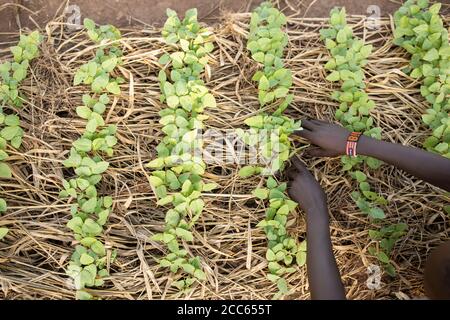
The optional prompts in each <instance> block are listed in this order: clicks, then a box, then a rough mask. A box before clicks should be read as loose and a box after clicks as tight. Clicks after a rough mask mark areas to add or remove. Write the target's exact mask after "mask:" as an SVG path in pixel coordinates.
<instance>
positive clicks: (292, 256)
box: [238, 2, 306, 299]
mask: <svg viewBox="0 0 450 320" xmlns="http://www.w3.org/2000/svg"><path fill="white" fill-rule="evenodd" d="M285 24H286V17H285V16H284V14H283V13H281V12H280V11H278V10H277V9H276V8H274V7H273V6H272V5H271V4H270V3H269V2H264V3H262V4H261V5H260V6H259V7H257V8H256V9H255V11H254V12H253V13H252V16H251V21H250V34H249V36H248V41H247V49H248V50H249V51H250V53H251V56H252V58H253V60H255V61H256V62H258V63H259V64H260V65H261V66H262V69H261V70H259V71H257V72H256V73H255V74H254V75H253V78H252V80H253V81H257V82H258V99H259V103H260V106H261V107H263V106H265V105H269V106H270V107H274V108H275V110H274V112H273V113H272V114H267V113H264V112H260V113H259V114H258V115H256V116H254V117H250V118H248V119H246V120H245V124H246V125H248V126H249V127H250V130H248V131H247V132H244V131H243V130H238V134H239V136H240V137H241V138H242V139H243V141H244V142H245V143H246V144H248V145H250V146H255V145H257V146H258V154H259V155H260V156H261V157H262V158H263V159H265V160H266V161H264V162H266V163H267V164H269V165H266V166H265V167H262V166H245V167H243V168H241V169H240V170H239V175H240V176H241V177H244V178H245V177H249V176H252V175H255V174H263V175H268V174H270V173H274V172H276V171H278V170H283V168H284V164H285V162H286V161H287V160H288V159H289V156H290V149H291V142H290V141H289V138H288V137H289V134H291V133H292V132H293V131H294V130H299V129H301V123H300V121H298V122H295V121H294V120H292V119H290V118H289V117H287V116H284V115H283V112H284V110H286V108H287V107H288V106H289V104H290V103H291V102H292V100H293V98H294V96H293V95H292V94H289V89H290V87H291V86H292V73H291V71H290V70H289V69H286V68H284V65H283V60H282V57H283V50H284V48H285V46H286V45H287V43H288V38H287V34H286V33H285V32H284V31H283V30H282V28H283V26H284V25H285ZM273 160H275V161H273ZM285 191H286V183H278V182H277V181H276V180H275V179H274V178H272V177H269V178H268V179H267V181H266V188H258V189H255V190H254V191H253V195H254V196H255V197H256V198H258V199H260V200H266V201H268V203H269V207H268V209H267V211H266V218H265V219H264V220H263V221H261V222H259V223H258V225H257V226H258V227H261V228H263V229H264V231H265V233H266V236H267V240H268V249H267V252H266V258H267V260H268V261H269V264H268V268H269V273H268V274H267V278H268V279H269V280H270V281H272V282H275V283H276V284H277V287H278V289H279V291H278V292H277V293H276V294H275V296H274V298H275V299H278V298H280V297H282V296H283V295H285V294H287V293H288V287H287V282H286V279H285V278H284V276H285V274H288V273H291V272H295V268H294V265H295V264H296V263H297V264H298V265H300V266H302V265H303V264H304V263H305V261H306V250H305V249H306V244H305V243H304V244H300V245H299V244H298V243H297V241H296V240H295V239H293V238H292V237H290V236H289V235H288V234H287V231H286V225H287V220H288V215H289V213H290V212H292V211H294V210H295V207H296V205H297V204H296V203H295V202H294V201H292V200H290V199H289V198H288V196H287V195H286V194H285Z"/></svg>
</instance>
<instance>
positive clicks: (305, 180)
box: [286, 156, 345, 300]
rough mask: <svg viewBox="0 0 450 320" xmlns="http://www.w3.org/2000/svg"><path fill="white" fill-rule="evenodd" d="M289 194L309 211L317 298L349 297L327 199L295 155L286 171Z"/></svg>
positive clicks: (313, 288)
mask: <svg viewBox="0 0 450 320" xmlns="http://www.w3.org/2000/svg"><path fill="white" fill-rule="evenodd" d="M286 172H287V175H288V177H289V183H288V193H289V196H290V197H291V199H292V200H294V201H296V202H297V203H298V204H299V206H300V207H301V208H302V209H303V210H304V211H305V213H306V234H307V239H308V240H307V258H306V263H307V268H308V281H309V287H310V291H311V299H313V300H342V299H345V289H344V286H343V285H342V282H341V276H340V274H339V269H338V267H337V264H336V260H335V258H334V254H333V248H332V244H331V237H330V226H329V216H328V208H327V200H326V196H325V193H324V191H323V190H322V188H321V186H320V184H319V183H318V182H317V181H316V179H315V178H314V177H313V176H312V174H311V173H310V172H309V171H308V169H306V167H305V166H304V164H303V163H302V162H301V161H300V160H298V159H297V158H296V157H295V156H294V157H293V158H292V164H291V166H290V167H289V169H288V170H287V171H286Z"/></svg>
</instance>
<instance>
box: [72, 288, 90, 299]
mask: <svg viewBox="0 0 450 320" xmlns="http://www.w3.org/2000/svg"><path fill="white" fill-rule="evenodd" d="M75 298H76V299H77V300H92V299H93V296H92V295H91V294H90V293H88V292H86V291H84V290H77V292H76V296H75Z"/></svg>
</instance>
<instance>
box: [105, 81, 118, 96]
mask: <svg viewBox="0 0 450 320" xmlns="http://www.w3.org/2000/svg"><path fill="white" fill-rule="evenodd" d="M106 90H107V91H108V92H111V93H112V94H114V95H119V94H120V87H119V85H118V84H117V82H114V81H112V82H109V83H108V84H107V85H106Z"/></svg>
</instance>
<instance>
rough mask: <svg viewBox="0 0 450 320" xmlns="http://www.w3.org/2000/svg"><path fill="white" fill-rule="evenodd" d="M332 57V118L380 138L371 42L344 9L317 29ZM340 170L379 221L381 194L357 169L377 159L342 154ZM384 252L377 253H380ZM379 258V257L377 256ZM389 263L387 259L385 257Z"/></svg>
mask: <svg viewBox="0 0 450 320" xmlns="http://www.w3.org/2000/svg"><path fill="white" fill-rule="evenodd" d="M320 34H321V38H322V39H323V40H324V41H325V46H326V48H327V49H328V51H329V53H330V55H331V57H330V59H329V61H328V62H327V63H326V64H325V66H324V67H325V69H326V70H328V72H329V74H328V76H327V80H328V81H330V82H336V83H338V84H339V85H340V90H337V91H335V92H333V94H332V98H333V99H334V100H336V101H337V102H338V103H339V108H338V109H337V110H336V113H335V118H336V120H338V121H340V122H341V124H342V125H343V126H344V127H346V128H347V129H348V130H350V131H357V132H362V133H363V134H364V135H366V136H369V137H372V138H374V139H381V128H379V127H375V126H374V119H373V117H372V116H371V111H372V110H373V109H374V108H375V102H374V101H373V100H371V99H370V98H369V96H368V95H367V93H366V92H365V87H366V85H365V83H364V79H365V77H364V69H363V67H364V66H365V65H366V64H367V62H368V61H367V59H368V58H369V56H370V54H371V52H372V49H373V48H372V45H365V44H364V42H363V41H362V40H360V39H357V38H356V37H354V35H353V31H352V29H351V28H350V27H349V26H348V25H347V21H346V13H345V8H342V9H341V10H339V9H337V8H334V9H333V10H331V13H330V28H324V29H322V30H320ZM341 161H342V164H343V170H344V171H348V172H349V173H350V175H351V176H352V178H354V179H355V180H356V182H357V183H358V189H359V190H358V191H354V192H352V194H351V196H352V198H353V200H354V201H355V203H356V205H357V206H358V208H359V209H360V210H361V212H363V213H365V214H367V215H368V216H369V217H370V218H371V219H372V220H373V221H374V222H377V223H379V222H381V221H382V219H384V218H385V213H384V211H383V209H382V208H381V207H380V206H385V205H387V201H386V199H385V198H384V197H382V196H380V195H379V194H378V193H376V192H374V191H373V190H372V187H371V186H370V184H369V183H368V181H367V180H368V179H367V175H366V174H365V173H364V172H362V171H360V170H358V169H359V168H360V167H361V165H363V164H365V165H367V167H369V168H370V169H377V168H378V167H379V166H380V164H381V163H380V161H378V160H376V159H374V158H370V157H363V156H357V157H349V156H343V157H342V159H341ZM383 254H385V253H380V255H383ZM377 257H378V256H377ZM387 260H388V262H389V258H387ZM384 266H385V267H386V270H388V272H390V273H392V269H393V267H392V264H390V263H385V264H384Z"/></svg>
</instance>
